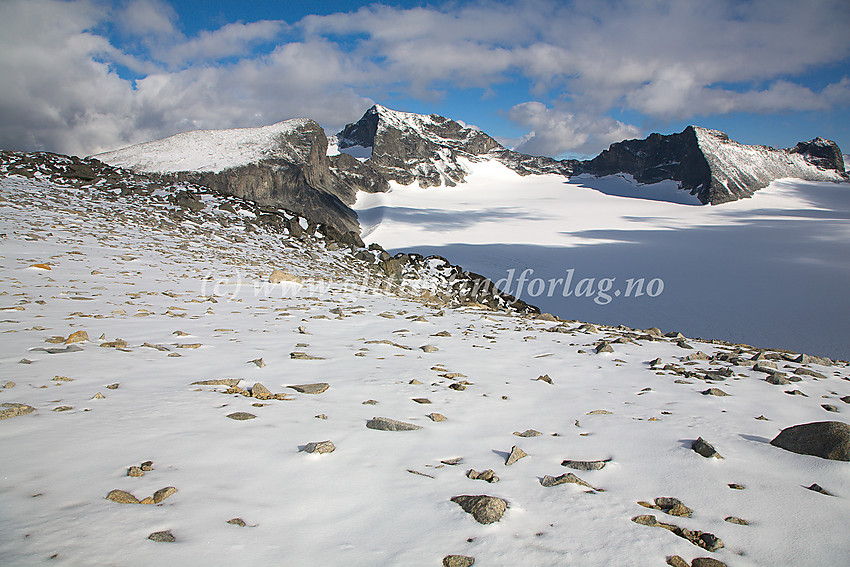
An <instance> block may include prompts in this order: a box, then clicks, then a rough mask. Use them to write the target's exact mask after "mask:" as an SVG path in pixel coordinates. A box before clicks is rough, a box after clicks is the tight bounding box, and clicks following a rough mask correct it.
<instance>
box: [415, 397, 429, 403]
mask: <svg viewBox="0 0 850 567" xmlns="http://www.w3.org/2000/svg"><path fill="white" fill-rule="evenodd" d="M413 401H414V402H416V403H417V404H430V403H431V400H429V399H428V398H413Z"/></svg>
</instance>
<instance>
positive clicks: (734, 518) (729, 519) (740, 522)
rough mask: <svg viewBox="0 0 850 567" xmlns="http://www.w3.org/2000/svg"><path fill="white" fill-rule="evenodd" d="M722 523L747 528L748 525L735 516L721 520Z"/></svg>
mask: <svg viewBox="0 0 850 567" xmlns="http://www.w3.org/2000/svg"><path fill="white" fill-rule="evenodd" d="M723 521H724V522H729V523H730V524H738V525H739V526H749V525H750V523H749V522H748V521H747V520H744V519H742V518H736V517H735V516H729V517H727V518H723Z"/></svg>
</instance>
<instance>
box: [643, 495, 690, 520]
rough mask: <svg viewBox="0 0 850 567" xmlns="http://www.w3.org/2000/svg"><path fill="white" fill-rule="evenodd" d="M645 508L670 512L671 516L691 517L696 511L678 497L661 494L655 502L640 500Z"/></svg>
mask: <svg viewBox="0 0 850 567" xmlns="http://www.w3.org/2000/svg"><path fill="white" fill-rule="evenodd" d="M638 504H640V505H641V506H643V507H644V508H652V509H653V510H660V511H662V512H664V513H665V514H669V515H671V516H679V517H685V518H690V517H691V515H693V513H694V511H693V510H691V509H690V508H688V507H687V506H685V505H684V504H682V501H681V500H679V499H678V498H673V497H670V496H661V497H659V498H656V499H655V504H650V503H649V502H638Z"/></svg>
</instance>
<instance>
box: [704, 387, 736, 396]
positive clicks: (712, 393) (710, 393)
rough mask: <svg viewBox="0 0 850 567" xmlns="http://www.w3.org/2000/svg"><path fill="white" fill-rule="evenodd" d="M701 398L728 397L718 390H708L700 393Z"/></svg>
mask: <svg viewBox="0 0 850 567" xmlns="http://www.w3.org/2000/svg"><path fill="white" fill-rule="evenodd" d="M700 394H702V395H703V396H728V395H729V394H727V393H726V392H724V391H723V390H721V389H720V388H709V389H708V390H703V391H702V392H700Z"/></svg>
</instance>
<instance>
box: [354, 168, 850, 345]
mask: <svg viewBox="0 0 850 567" xmlns="http://www.w3.org/2000/svg"><path fill="white" fill-rule="evenodd" d="M467 166H468V167H469V168H470V169H471V170H472V174H471V175H470V176H468V177H467V183H464V184H460V185H458V186H457V187H436V188H434V187H432V188H428V189H421V188H419V187H417V186H414V185H412V186H407V187H405V186H400V185H398V184H395V183H394V184H393V185H392V187H393V189H392V191H391V192H390V193H387V194H371V195H369V194H361V195H360V196H359V198H358V202H357V205H356V208H357V209H358V214H359V215H360V219H361V224H362V225H363V226H364V235H365V238H366V239H367V241H370V242H378V243H380V244H381V245H382V246H384V247H385V248H386V249H388V250H393V251H415V252H420V253H423V254H439V255H442V256H445V257H447V258H449V259H450V260H451V261H452V262H454V263H457V264H460V265H462V266H464V267H465V268H467V269H469V270H472V271H474V272H477V273H481V274H483V275H485V276H487V277H489V278H490V279H492V280H494V281H497V280H501V281H503V288H508V289H507V290H506V291H509V292H511V293H514V294H517V292H518V290H520V293H519V294H518V295H520V296H521V298H522V299H525V300H526V301H528V302H529V303H532V304H535V305H538V306H539V307H541V308H542V309H543V310H544V311H548V312H551V313H554V314H556V315H558V316H561V317H565V318H574V319H580V320H589V321H597V322H603V323H609V324H619V323H623V324H626V325H630V326H635V327H648V326H653V325H655V326H658V327H660V328H661V329H662V330H664V331H672V330H676V331H681V332H683V333H685V334H687V335H689V336H702V337H707V338H709V337H710V338H723V339H725V340H732V341H740V342H744V343H749V344H754V345H758V346H762V347H783V348H788V349H792V350H800V351H805V352H812V353H817V354H821V355H827V356H832V357H836V358H844V359H847V358H850V318H848V317H847V313H850V294H848V293H847V289H848V285H850V185H848V184H846V183H837V184H836V183H828V182H825V183H817V182H805V181H798V180H789V179H785V180H778V181H775V182H774V183H772V184H771V185H770V186H769V187H767V188H765V189H762V190H760V191H758V192H757V193H756V194H755V196H754V197H753V198H751V199H744V200H741V201H736V202H734V203H727V204H723V205H719V206H693V205H697V204H698V201H697V200H696V199H695V198H694V197H692V196H690V195H688V194H687V193H684V192H682V191H677V190H676V189H675V185H674V183H673V182H664V183H660V184H657V185H652V186H635V185H634V184H633V183H632V182H631V180H629V179H625V178H622V177H617V176H612V177H607V178H599V179H596V178H593V177H588V176H583V177H577V178H573V179H571V180H570V181H567V182H565V181H564V178H562V177H559V176H554V175H550V176H528V177H521V176H519V175H517V174H515V173H514V172H512V171H510V170H509V169H507V168H506V167H504V166H503V165H501V164H499V163H497V162H495V161H490V162H483V163H474V164H467ZM527 269H530V271H528V272H526V275H525V278H524V280H525V281H524V283H523V284H522V288H520V287H519V286H520V283H519V280H520V277H521V276H522V274H523V272H525V271H526V270H527ZM570 274H572V276H570ZM570 277H571V278H572V279H571V286H570V287H569V288H567V285H566V283H567V280H568V279H569V278H570ZM535 279H537V281H536V282H534V283H530V282H529V280H535ZM591 279H592V281H591ZM606 279H614V281H613V282H610V284H609V283H603V280H606ZM641 279H642V280H643V282H644V287H643V290H642V291H643V295H642V296H639V297H636V295H637V292H638V290H639V283H640V280H641ZM558 280H561V281H560V283H559V281H558ZM582 280H585V282H584V284H583V285H581V286H580V285H579V284H580V283H581V281H582ZM629 280H631V285H632V287H631V290H629ZM653 280H655V282H654V287H653V288H652V289H651V290H650V291H651V292H652V295H655V297H651V296H650V294H649V293H647V291H648V290H647V288H648V287H649V284H650V282H652V281H653ZM660 282H661V283H660ZM609 285H610V288H609V291H608V292H607V293H606V292H604V290H605V288H606V287H608V286H609ZM600 286H601V287H600ZM577 290H578V291H579V292H580V296H578V297H577V296H576V291H577ZM601 290H603V291H602V293H603V295H600V291H601ZM617 291H619V292H620V295H619V296H616V295H614V294H615V293H616V292H617ZM628 291H631V293H627V292H628ZM565 293H566V294H568V295H567V296H565Z"/></svg>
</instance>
